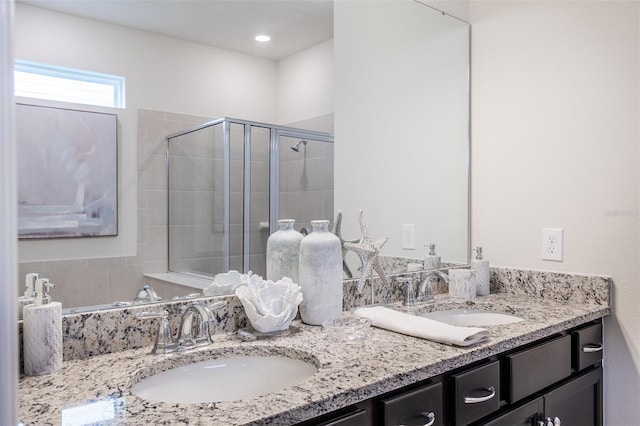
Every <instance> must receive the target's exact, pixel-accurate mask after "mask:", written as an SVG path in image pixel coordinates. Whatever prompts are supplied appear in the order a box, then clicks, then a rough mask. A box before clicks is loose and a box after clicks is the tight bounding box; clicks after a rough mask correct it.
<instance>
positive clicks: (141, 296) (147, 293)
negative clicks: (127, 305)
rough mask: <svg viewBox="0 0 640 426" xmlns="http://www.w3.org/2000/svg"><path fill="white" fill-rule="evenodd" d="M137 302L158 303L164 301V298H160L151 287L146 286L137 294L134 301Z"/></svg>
mask: <svg viewBox="0 0 640 426" xmlns="http://www.w3.org/2000/svg"><path fill="white" fill-rule="evenodd" d="M133 300H134V301H135V302H158V301H160V300H162V297H160V296H158V293H156V291H155V290H154V288H153V287H151V286H150V285H144V286H143V287H142V288H141V289H140V290H138V293H136V297H135V298H134V299H133Z"/></svg>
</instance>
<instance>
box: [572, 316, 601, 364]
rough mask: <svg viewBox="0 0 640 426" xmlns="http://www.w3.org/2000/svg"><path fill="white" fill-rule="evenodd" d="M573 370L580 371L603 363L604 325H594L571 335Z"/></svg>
mask: <svg viewBox="0 0 640 426" xmlns="http://www.w3.org/2000/svg"><path fill="white" fill-rule="evenodd" d="M571 337H572V339H573V368H575V369H576V371H580V370H582V369H584V368H586V367H588V366H590V365H593V364H596V363H599V362H600V361H602V324H601V323H600V324H594V325H590V326H588V327H585V328H581V329H580V330H576V331H574V332H572V333H571Z"/></svg>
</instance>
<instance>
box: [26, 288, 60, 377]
mask: <svg viewBox="0 0 640 426" xmlns="http://www.w3.org/2000/svg"><path fill="white" fill-rule="evenodd" d="M50 287H53V284H52V283H50V282H49V280H48V279H47V278H38V279H37V280H36V298H35V303H34V304H32V305H27V306H25V307H24V308H23V312H22V318H23V332H22V346H23V355H24V374H26V375H27V376H41V375H44V374H51V373H55V372H56V371H58V370H60V368H62V304H61V303H60V302H51V298H50V297H49V294H48V293H49V288H50Z"/></svg>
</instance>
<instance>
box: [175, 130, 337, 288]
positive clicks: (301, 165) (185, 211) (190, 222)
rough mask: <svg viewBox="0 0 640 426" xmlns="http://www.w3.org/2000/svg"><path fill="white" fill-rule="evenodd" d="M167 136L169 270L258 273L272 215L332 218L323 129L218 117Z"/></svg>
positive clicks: (302, 223)
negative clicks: (232, 270) (233, 270)
mask: <svg viewBox="0 0 640 426" xmlns="http://www.w3.org/2000/svg"><path fill="white" fill-rule="evenodd" d="M167 141H168V143H167V179H168V182H167V185H168V186H167V187H168V189H169V194H168V198H169V211H168V226H169V229H168V235H169V241H168V243H169V250H168V253H169V271H171V272H176V273H182V274H189V275H195V276H201V277H206V278H210V277H212V276H213V275H215V274H217V273H220V272H226V271H228V270H231V269H235V270H238V271H241V272H245V273H246V272H248V271H250V270H251V271H253V272H254V273H257V274H260V275H262V276H264V275H265V274H266V262H265V253H266V244H267V238H268V237H269V235H270V234H271V233H272V232H274V231H275V230H276V229H277V220H278V219H295V220H296V229H298V230H302V231H303V232H304V231H305V229H310V221H311V220H315V219H329V220H331V219H332V216H333V136H332V135H331V134H328V133H324V132H317V131H312V130H304V129H297V128H293V127H284V126H277V125H273V124H266V123H258V122H253V121H247V120H239V119H234V118H226V117H225V118H220V119H217V120H213V121H210V122H207V123H204V124H202V125H199V126H196V127H193V128H190V129H186V130H183V131H181V132H178V133H174V134H172V135H170V136H168V137H167Z"/></svg>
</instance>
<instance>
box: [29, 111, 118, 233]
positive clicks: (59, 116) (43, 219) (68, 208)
mask: <svg viewBox="0 0 640 426" xmlns="http://www.w3.org/2000/svg"><path fill="white" fill-rule="evenodd" d="M117 121H118V120H117V115H116V114H106V113H98V112H91V111H78V110H72V109H63V108H52V107H45V106H37V105H27V104H17V105H16V141H17V157H18V167H17V170H18V236H19V238H21V239H33V238H66V237H96V236H114V235H118V159H117V158H118V154H117V150H118V124H117Z"/></svg>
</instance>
